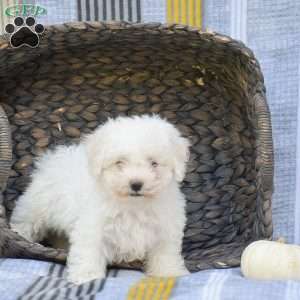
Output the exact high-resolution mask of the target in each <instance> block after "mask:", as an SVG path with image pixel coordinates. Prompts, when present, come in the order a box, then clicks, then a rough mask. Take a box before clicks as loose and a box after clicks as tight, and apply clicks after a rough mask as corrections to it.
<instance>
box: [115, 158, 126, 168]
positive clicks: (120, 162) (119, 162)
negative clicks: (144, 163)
mask: <svg viewBox="0 0 300 300" xmlns="http://www.w3.org/2000/svg"><path fill="white" fill-rule="evenodd" d="M123 163H124V162H123V161H122V160H118V161H116V165H117V166H118V167H121V166H122V165H123Z"/></svg>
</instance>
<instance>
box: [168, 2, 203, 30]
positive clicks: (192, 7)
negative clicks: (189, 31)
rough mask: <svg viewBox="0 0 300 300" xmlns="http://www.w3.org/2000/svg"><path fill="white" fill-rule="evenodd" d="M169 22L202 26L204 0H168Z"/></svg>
mask: <svg viewBox="0 0 300 300" xmlns="http://www.w3.org/2000/svg"><path fill="white" fill-rule="evenodd" d="M166 1H167V21H168V23H179V24H186V25H190V26H196V27H201V26H202V0H166Z"/></svg>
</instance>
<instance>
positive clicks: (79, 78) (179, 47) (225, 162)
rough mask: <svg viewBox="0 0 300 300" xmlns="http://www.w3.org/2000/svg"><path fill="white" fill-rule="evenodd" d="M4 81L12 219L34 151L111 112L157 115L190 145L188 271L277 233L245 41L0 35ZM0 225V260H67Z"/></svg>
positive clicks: (268, 149) (0, 151) (110, 33)
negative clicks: (27, 40)
mask: <svg viewBox="0 0 300 300" xmlns="http://www.w3.org/2000/svg"><path fill="white" fill-rule="evenodd" d="M0 85H1V90H0V103H1V105H2V107H3V109H4V111H5V113H4V112H3V111H1V110H0V117H1V118H0V121H4V125H3V126H2V127H1V131H0V137H1V140H0V143H1V144H0V166H1V172H0V186H1V188H2V189H3V207H5V208H6V215H7V218H8V217H9V215H10V212H11V210H12V209H13V207H14V205H15V201H17V199H18V196H19V195H20V193H22V191H24V189H25V187H26V186H27V184H28V181H29V175H30V173H31V171H32V164H33V159H34V157H35V156H37V155H39V154H41V153H43V152H44V151H45V150H46V149H47V148H52V147H54V146H55V145H60V144H68V143H73V142H75V143H76V142H78V141H79V138H80V136H81V135H82V134H84V133H89V132H91V131H92V130H93V129H94V128H95V127H96V126H97V125H99V124H101V123H103V122H104V121H105V120H106V119H107V117H113V116H118V115H135V114H142V113H158V114H160V115H161V116H163V117H166V118H167V119H168V120H169V121H170V122H172V123H174V124H175V125H176V126H177V127H178V129H179V130H180V131H181V132H182V133H183V135H185V136H187V137H189V138H190V140H191V142H192V149H191V158H190V161H189V166H188V173H187V176H186V178H185V181H184V183H183V185H182V190H183V192H184V193H185V195H186V197H187V199H188V204H187V215H188V222H187V226H186V230H185V238H184V242H183V255H184V257H185V262H186V265H187V267H188V268H189V269H190V270H191V271H197V270H201V269H206V268H212V267H216V268H223V267H231V266H238V265H239V262H240V255H241V252H242V251H243V249H244V248H245V247H246V246H247V245H248V244H249V243H250V242H251V241H253V240H257V239H269V238H271V237H272V217H271V196H272V189H273V146H272V135H271V123H270V115H269V110H268V106H267V103H266V99H265V88H264V83H263V76H262V74H261V71H260V68H259V64H258V62H257V60H256V59H255V57H254V56H253V53H252V52H251V50H249V49H248V48H246V47H245V46H244V45H243V44H242V43H240V42H237V41H235V40H232V39H231V38H229V37H227V36H223V35H219V34H216V33H208V32H199V30H197V29H195V28H190V27H186V26H179V25H161V24H128V23H98V22H87V23H69V24H64V25H59V26H50V27H48V28H46V31H45V33H44V34H43V35H42V37H41V41H40V45H39V47H37V48H34V49H31V48H28V47H21V48H18V49H11V48H10V46H9V44H8V42H7V40H5V39H4V37H2V39H0ZM5 115H6V116H7V117H8V120H9V126H8V123H7V120H6V117H5ZM2 123H3V122H2ZM10 134H11V136H12V142H11V143H10V139H9V135H10ZM10 147H11V148H12V151H13V157H12V160H11V159H10V155H9V153H10ZM10 165H11V166H12V169H11V170H10ZM8 176H9V178H8V179H7V177H8ZM6 179H7V180H6ZM6 184H7V185H6ZM5 186H6V187H5ZM2 211H3V212H2V218H3V216H4V210H3V209H2ZM0 217H1V216H0ZM1 224H2V225H1V226H2V227H0V230H2V232H5V234H2V232H0V254H2V255H3V256H18V257H36V258H38V259H48V260H55V261H60V262H63V261H64V259H65V253H64V252H62V251H60V250H57V251H56V250H53V249H50V248H45V247H42V246H40V245H38V244H29V243H27V242H26V241H24V240H20V238H17V237H16V235H14V234H13V233H12V232H11V231H10V230H9V229H8V228H7V225H6V224H5V222H3V221H2V223H1ZM1 239H2V241H1ZM4 239H5V241H4ZM1 252H2V253H1ZM133 266H134V267H137V266H139V264H137V265H133Z"/></svg>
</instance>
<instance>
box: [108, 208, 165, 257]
mask: <svg viewBox="0 0 300 300" xmlns="http://www.w3.org/2000/svg"><path fill="white" fill-rule="evenodd" d="M155 219H156V220H155ZM103 230H104V232H103V239H104V243H103V244H104V246H105V248H106V249H105V250H106V251H105V252H106V253H105V254H106V256H107V258H108V260H109V261H110V262H120V261H133V260H136V259H141V260H142V259H144V258H145V255H146V253H147V251H148V250H149V248H150V247H155V245H156V244H157V241H158V240H159V232H160V226H159V222H158V220H157V217H155V214H154V212H153V211H151V210H142V211H141V210H139V209H137V210H136V211H134V210H131V211H125V212H124V211H119V212H118V213H116V214H115V215H114V216H107V217H106V219H105V224H104V228H103Z"/></svg>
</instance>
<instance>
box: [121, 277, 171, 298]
mask: <svg viewBox="0 0 300 300" xmlns="http://www.w3.org/2000/svg"><path fill="white" fill-rule="evenodd" d="M174 285H175V278H174V277H147V278H144V279H142V280H140V281H139V282H138V283H136V284H135V285H133V286H132V287H131V288H130V290H129V292H128V295H127V300H168V299H169V296H170V295H171V292H172V289H173V287H174Z"/></svg>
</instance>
